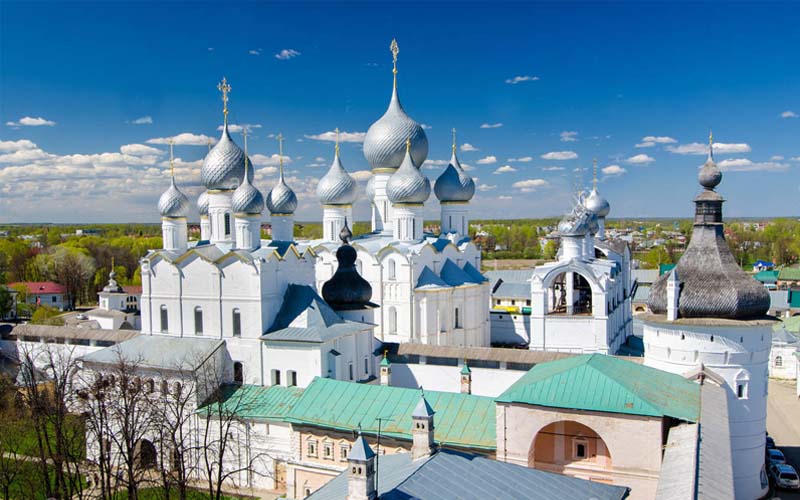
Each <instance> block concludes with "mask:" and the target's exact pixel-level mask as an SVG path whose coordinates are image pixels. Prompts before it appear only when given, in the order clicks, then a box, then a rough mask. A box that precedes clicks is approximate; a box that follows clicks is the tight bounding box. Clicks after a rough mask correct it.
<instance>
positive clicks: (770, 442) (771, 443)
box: [767, 436, 775, 450]
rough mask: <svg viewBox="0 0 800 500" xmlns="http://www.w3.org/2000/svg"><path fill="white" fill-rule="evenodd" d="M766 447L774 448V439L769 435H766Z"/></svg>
mask: <svg viewBox="0 0 800 500" xmlns="http://www.w3.org/2000/svg"><path fill="white" fill-rule="evenodd" d="M767 449H768V450H774V449H775V440H774V439H772V437H771V436H767Z"/></svg>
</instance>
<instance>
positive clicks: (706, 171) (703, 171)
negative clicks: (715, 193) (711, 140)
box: [697, 153, 722, 190]
mask: <svg viewBox="0 0 800 500" xmlns="http://www.w3.org/2000/svg"><path fill="white" fill-rule="evenodd" d="M697 180H698V181H699V182H700V185H701V186H703V187H704V188H706V189H709V190H712V189H714V188H715V187H717V186H718V185H719V183H720V182H722V171H721V170H720V169H719V167H718V166H717V164H716V162H715V161H714V157H713V156H712V155H711V153H709V154H708V159H707V160H706V162H705V164H704V165H703V166H702V167H701V168H700V172H699V173H698V174H697Z"/></svg>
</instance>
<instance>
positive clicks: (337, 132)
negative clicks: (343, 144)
mask: <svg viewBox="0 0 800 500" xmlns="http://www.w3.org/2000/svg"><path fill="white" fill-rule="evenodd" d="M336 156H339V127H336Z"/></svg>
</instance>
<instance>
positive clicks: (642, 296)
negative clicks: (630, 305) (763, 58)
mask: <svg viewBox="0 0 800 500" xmlns="http://www.w3.org/2000/svg"><path fill="white" fill-rule="evenodd" d="M649 299H650V287H649V286H647V285H641V284H640V285H639V286H637V287H636V293H634V294H633V301H634V302H645V303H646V302H647V301H648V300H649Z"/></svg>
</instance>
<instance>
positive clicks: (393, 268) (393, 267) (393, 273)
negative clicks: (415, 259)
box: [388, 259, 397, 280]
mask: <svg viewBox="0 0 800 500" xmlns="http://www.w3.org/2000/svg"><path fill="white" fill-rule="evenodd" d="M388 274H389V279H390V280H396V279H397V264H395V262H394V259H389V273H388Z"/></svg>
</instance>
